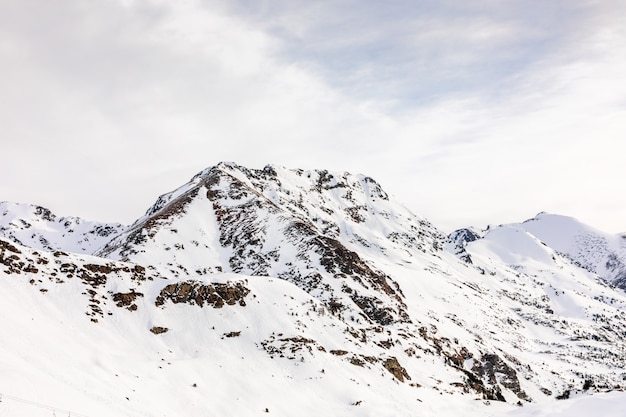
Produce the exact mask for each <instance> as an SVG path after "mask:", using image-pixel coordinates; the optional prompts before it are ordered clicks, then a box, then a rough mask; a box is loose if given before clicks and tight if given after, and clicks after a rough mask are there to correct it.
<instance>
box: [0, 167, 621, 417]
mask: <svg viewBox="0 0 626 417" xmlns="http://www.w3.org/2000/svg"><path fill="white" fill-rule="evenodd" d="M7 215H8V214H7ZM27 223H32V222H30V221H27ZM527 223H528V222H526V223H522V224H518V225H505V226H501V227H497V228H492V229H490V230H488V231H487V232H478V231H476V230H471V229H466V230H461V231H458V232H455V233H453V234H452V235H450V236H449V237H447V236H445V235H444V234H443V233H441V232H440V231H438V230H437V229H436V228H435V227H434V226H433V225H431V224H430V223H429V222H428V221H426V220H425V219H422V218H420V217H417V216H415V215H413V214H412V213H411V212H410V211H408V210H407V209H406V208H404V207H403V206H402V205H401V204H399V203H397V202H395V201H394V200H393V198H391V197H390V196H388V195H387V194H386V193H385V192H384V191H383V190H382V188H381V187H380V185H378V184H377V183H376V182H375V181H374V180H372V179H371V178H368V177H365V176H360V175H350V174H348V173H328V172H326V171H302V170H288V169H285V168H282V167H275V166H268V167H266V168H264V169H262V170H251V169H247V168H244V167H240V166H237V165H235V164H224V163H223V164H219V165H217V166H215V167H212V168H208V169H206V170H204V171H202V172H201V173H199V174H198V175H196V176H195V177H194V178H193V179H192V180H191V181H190V182H189V183H187V184H185V185H183V186H182V187H180V188H179V189H177V190H175V191H173V192H171V193H168V194H164V195H163V196H161V197H160V198H159V199H158V200H157V202H156V203H155V205H154V206H152V207H151V208H150V209H149V210H148V211H147V212H146V214H145V215H144V216H143V217H141V218H140V219H138V220H137V221H136V222H135V223H134V224H133V225H131V226H129V227H128V228H126V229H124V230H120V229H118V228H114V231H115V233H111V235H110V237H111V239H110V240H109V241H108V242H106V244H103V245H102V246H101V247H100V248H99V249H97V250H95V252H94V254H93V255H86V254H72V253H69V252H61V251H58V250H57V251H46V250H42V248H41V247H40V246H36V245H35V244H32V245H31V246H34V247H30V248H29V247H25V246H22V245H19V244H18V243H16V239H15V238H13V239H12V241H9V240H7V239H2V240H0V243H1V245H0V269H3V270H4V277H2V276H0V278H1V279H0V285H3V286H4V287H5V288H4V289H3V294H6V293H8V292H10V293H15V294H19V296H20V297H21V298H20V300H21V302H20V306H19V308H22V305H24V306H30V307H31V308H32V309H33V311H34V313H33V314H37V312H38V311H42V308H43V307H41V306H40V303H42V301H41V300H42V297H43V300H45V302H44V303H43V305H44V306H45V309H47V310H46V311H48V310H50V309H51V310H52V311H54V314H53V315H45V317H39V318H38V320H40V321H42V322H44V323H46V325H48V326H51V328H54V329H55V331H58V332H59V334H60V335H62V337H64V338H65V337H68V336H69V338H70V340H71V336H70V335H71V330H70V329H72V328H80V329H83V330H82V331H84V332H85V334H89V335H91V336H93V337H95V338H98V340H101V343H100V344H99V345H98V346H96V347H94V346H93V343H92V342H90V341H85V340H83V339H81V343H86V344H87V345H88V346H92V347H91V349H93V350H92V351H91V353H89V354H87V353H84V349H83V348H81V343H78V342H74V341H70V342H69V347H68V349H69V351H71V352H74V353H73V354H74V355H76V352H80V354H79V356H80V357H89V360H92V361H95V362H96V363H97V365H96V366H95V369H99V371H98V372H95V373H94V375H85V374H84V371H81V369H82V368H80V366H83V365H85V363H81V362H79V363H78V364H76V363H74V361H72V360H71V358H70V357H69V356H68V353H67V352H65V353H60V352H57V350H58V349H56V348H55V349H53V351H54V352H57V354H58V355H59V357H61V358H65V359H62V360H60V362H59V363H61V364H63V366H64V368H63V369H65V371H61V370H60V368H58V367H57V366H56V365H52V364H50V363H48V361H46V360H45V356H46V354H45V351H43V350H41V349H32V348H31V349H29V348H25V346H24V345H23V344H20V342H14V343H11V344H10V345H9V346H6V345H5V346H2V345H0V347H2V348H3V349H4V352H5V353H6V357H7V358H9V359H7V361H10V360H11V358H15V357H20V355H22V356H21V357H24V356H26V357H27V359H28V360H31V361H34V362H38V363H43V364H44V365H45V366H43V368H42V369H44V371H41V372H40V370H32V372H33V374H34V375H35V377H36V379H37V381H40V383H41V385H42V386H50V381H58V380H59V379H62V380H65V378H64V377H63V375H62V373H63V372H70V373H72V375H77V376H78V378H79V379H80V380H81V381H83V383H85V384H95V385H94V386H97V387H98V389H99V391H98V392H97V394H94V393H93V392H92V391H88V392H80V390H78V389H76V386H74V385H72V384H69V385H68V384H65V385H62V386H65V387H66V388H67V392H68V393H70V392H71V393H73V394H72V395H74V397H73V398H80V399H82V400H81V401H84V404H86V406H88V407H90V409H92V408H93V407H96V408H97V407H100V408H101V409H102V410H108V411H110V412H114V414H115V413H116V412H117V413H118V414H119V412H120V410H122V411H123V412H126V413H131V414H132V415H163V414H165V415H180V414H181V412H184V413H185V414H186V415H207V413H208V414H211V413H214V412H215V410H216V409H217V410H219V414H222V415H241V414H242V413H244V414H251V412H250V411H251V410H252V409H254V410H255V411H254V413H256V412H265V409H266V408H267V411H269V412H272V413H277V414H279V415H280V414H284V415H292V414H293V411H294V407H300V409H299V412H300V413H301V414H305V415H308V414H312V413H316V414H319V412H325V413H330V414H337V413H339V414H346V413H352V414H356V415H400V414H401V415H423V414H424V413H444V414H445V413H446V412H448V413H456V412H461V411H460V410H463V412H465V413H466V414H467V413H470V414H472V413H475V414H476V415H484V413H485V410H484V409H483V408H484V407H485V404H486V403H491V407H492V408H491V409H494V407H496V405H497V404H501V405H497V407H506V404H518V403H519V404H522V405H523V404H528V403H530V402H539V403H541V402H549V401H553V400H555V399H556V398H566V397H568V396H569V395H570V394H571V393H573V392H576V391H582V390H583V389H584V390H615V389H621V386H622V384H623V383H624V382H623V381H624V378H625V377H626V374H624V372H623V368H624V366H625V365H626V363H624V362H625V359H624V358H625V356H624V347H625V344H624V336H625V335H626V311H625V310H624V309H625V306H626V296H625V295H624V293H623V291H621V290H620V289H617V288H614V287H613V286H612V285H611V284H610V283H609V282H607V280H610V281H614V278H615V277H614V276H606V275H601V276H599V275H598V273H600V272H606V271H604V270H602V271H600V270H599V269H598V267H597V264H594V265H596V266H595V267H594V268H592V267H589V266H585V265H583V264H582V262H580V261H579V260H577V259H576V258H575V257H574V256H573V255H572V254H571V253H568V252H566V251H563V250H560V249H559V248H554V247H552V246H551V244H550V243H549V242H546V240H548V239H547V238H546V236H545V235H542V237H539V236H537V235H541V233H540V232H538V231H537V230H534V231H531V230H530V227H527ZM11 224H13V227H15V225H18V224H21V223H20V222H19V220H16V219H14V220H12V221H11ZM12 230H14V229H12ZM535 233H536V234H535ZM556 235H557V236H560V235H559V234H558V233H556ZM76 236H78V235H76ZM81 236H82V235H81ZM20 241H21V242H23V243H25V244H29V243H32V242H30V241H28V240H27V239H22V240H20ZM35 243H36V242H35ZM78 246H80V245H78ZM43 249H51V248H43ZM589 250H590V251H592V250H591V249H589ZM580 251H583V249H580ZM592 252H593V251H592ZM615 253H616V255H615V256H617V257H618V259H622V260H623V259H624V258H620V256H621V254H620V252H618V251H617V252H615ZM589 256H591V255H589ZM593 256H594V258H593V259H600V258H601V257H602V256H605V254H600V253H599V252H598V253H594V255H593ZM596 257H597V258H596ZM31 299H32V300H37V301H30V300H31ZM62 300H66V301H62ZM10 305H13V304H10ZM58 305H61V306H60V307H59V306H58ZM7 308H8V307H7ZM13 308H18V307H13ZM26 311H28V310H26ZM80 312H82V313H83V314H82V316H83V317H84V318H79V317H80V316H81V314H78V313H80ZM25 314H27V315H28V314H29V313H25ZM3 320H5V321H8V322H10V320H9V319H7V318H4V319H3ZM18 321H19V320H18ZM3 323H4V322H3ZM11 323H12V322H11ZM66 323H67V324H66ZM11 326H12V327H15V326H17V325H15V324H11ZM20 326H23V327H20V328H23V329H25V330H20V331H22V332H24V334H25V335H26V337H25V338H24V340H28V339H31V338H32V339H34V340H40V338H41V336H40V335H39V334H38V333H37V332H38V330H37V329H40V327H39V326H41V324H38V325H35V324H33V323H30V322H28V321H27V320H23V323H22V322H20ZM120 340H123V342H121V341H120ZM24 343H26V342H24ZM30 345H31V344H29V346H30ZM120 348H121V350H120ZM20 349H22V351H21V352H28V353H27V354H24V353H21V354H20V353H17V352H20ZM112 352H115V353H112ZM137 352H141V354H139V355H140V356H141V358H139V357H138V356H137V355H138V353H137ZM81 355H86V356H81ZM207 358H212V359H211V361H208V362H207ZM16 360H17V359H16ZM85 360H87V359H85ZM164 362H165V363H167V366H165V363H164ZM79 365H80V366H79ZM93 365H94V364H93V363H91V367H88V368H89V369H92V368H93ZM121 369H126V371H125V372H124V373H123V374H124V376H120V375H121V373H120V372H119V371H116V370H121ZM68 370H69V371H68ZM208 375H210V377H209V376H208ZM96 376H98V377H99V378H102V381H117V380H118V378H121V379H120V380H119V381H120V382H122V381H123V383H121V384H116V383H113V384H112V385H114V386H107V384H106V383H104V382H95V381H94V378H96ZM134 377H136V379H137V380H139V379H140V380H141V384H138V381H134V380H133V378H134ZM216 381H219V383H218V382H216ZM183 385H184V387H185V388H184V389H183V388H182V386H183ZM17 386H18V387H19V385H17ZM68 386H71V387H70V388H71V389H70V388H68ZM164 386H165V387H168V388H167V389H166V390H164V388H163V387H164ZM244 388H245V389H244ZM268 389H272V390H279V392H287V393H289V395H287V396H285V395H278V396H277V395H275V394H271V393H270V392H269V391H267V390H268ZM246 390H247V391H246ZM154 391H160V392H163V391H167V392H170V391H171V392H176V394H177V395H178V396H179V397H180V399H181V400H180V402H177V401H175V400H172V399H171V398H170V397H169V396H167V395H165V396H162V397H161V398H159V400H157V401H156V405H155V404H152V403H150V401H151V400H152V401H155V400H154V398H152V397H151V396H150V393H151V392H154ZM244 392H245V393H247V394H246V395H244V394H243V393H244ZM68 395H69V394H68ZM126 397H128V398H127V399H126V400H124V401H121V403H120V399H124V398H126ZM321 397H323V398H324V404H323V405H320V404H319V403H316V402H312V398H313V399H315V398H321ZM66 398H68V401H69V398H70V397H69V396H67V395H66ZM198 398H215V402H214V403H212V404H207V403H203V402H198V401H197V400H196V399H198ZM265 399H267V400H265ZM264 401H265V402H266V403H268V404H264ZM192 403H193V404H194V406H193V407H191V406H189V405H188V404H192ZM269 403H271V404H269ZM185 404H187V405H185ZM497 407H496V408H497ZM497 409H498V410H506V408H497ZM151 410H152V411H151ZM160 410H165V411H163V412H162V411H160ZM446 410H447V411H446ZM92 414H93V415H96V414H94V413H92ZM92 414H89V415H92ZM97 415H99V414H97ZM103 415H106V413H103Z"/></svg>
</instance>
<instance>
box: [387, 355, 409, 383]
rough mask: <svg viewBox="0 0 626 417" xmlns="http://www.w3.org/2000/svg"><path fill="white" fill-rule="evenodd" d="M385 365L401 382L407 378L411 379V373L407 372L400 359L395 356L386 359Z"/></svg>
mask: <svg viewBox="0 0 626 417" xmlns="http://www.w3.org/2000/svg"><path fill="white" fill-rule="evenodd" d="M383 366H384V367H385V369H387V370H388V371H389V372H391V374H392V375H393V376H394V377H395V378H396V379H397V380H398V381H400V382H404V379H405V378H406V379H408V380H410V379H411V377H410V376H409V374H408V373H407V372H406V369H404V368H403V367H402V366H401V365H400V363H399V362H398V359H397V358H395V357H391V358H388V359H385V361H384V362H383Z"/></svg>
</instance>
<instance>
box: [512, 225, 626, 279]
mask: <svg viewBox="0 0 626 417" xmlns="http://www.w3.org/2000/svg"><path fill="white" fill-rule="evenodd" d="M519 227H521V228H523V229H524V230H526V231H527V232H529V233H531V234H533V235H534V236H536V237H537V238H538V239H540V240H541V241H542V242H544V243H545V244H546V245H548V246H550V247H551V248H553V249H554V250H556V251H557V252H560V253H562V254H564V255H566V256H567V257H568V258H570V259H571V260H572V261H573V262H574V263H575V264H576V265H578V266H580V267H582V268H584V269H586V270H588V271H591V272H594V273H596V274H598V275H599V276H601V277H602V278H604V279H606V280H608V281H611V282H614V283H615V284H616V285H618V286H620V287H622V288H626V239H624V237H623V236H621V235H619V234H610V233H606V232H602V231H600V230H598V229H595V228H593V227H591V226H588V225H586V224H584V223H581V222H580V221H578V220H576V219H575V218H573V217H568V216H561V215H557V214H548V213H539V214H538V215H537V216H535V217H534V218H532V219H529V220H526V221H525V222H523V223H520V224H519Z"/></svg>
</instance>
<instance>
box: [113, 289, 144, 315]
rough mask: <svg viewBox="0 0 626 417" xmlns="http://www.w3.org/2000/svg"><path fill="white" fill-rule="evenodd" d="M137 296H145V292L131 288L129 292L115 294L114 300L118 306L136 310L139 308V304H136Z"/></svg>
mask: <svg viewBox="0 0 626 417" xmlns="http://www.w3.org/2000/svg"><path fill="white" fill-rule="evenodd" d="M137 297H143V294H142V293H140V292H135V290H131V291H130V292H127V293H120V292H118V293H115V294H113V301H114V302H115V303H116V305H117V306H118V307H126V308H128V310H130V311H134V310H137V304H135V300H136V299H137Z"/></svg>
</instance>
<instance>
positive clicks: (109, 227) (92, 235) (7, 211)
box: [0, 201, 125, 253]
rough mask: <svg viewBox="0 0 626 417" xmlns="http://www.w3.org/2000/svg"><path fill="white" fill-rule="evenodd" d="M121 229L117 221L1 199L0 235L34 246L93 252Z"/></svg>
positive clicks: (44, 248)
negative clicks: (64, 213) (60, 214)
mask: <svg viewBox="0 0 626 417" xmlns="http://www.w3.org/2000/svg"><path fill="white" fill-rule="evenodd" d="M124 229H125V227H124V226H122V225H121V224H119V223H113V224H107V223H97V222H90V221H87V220H83V219H81V218H78V217H71V216H69V217H58V216H56V215H55V214H53V213H52V212H51V211H50V210H48V209H46V208H44V207H41V206H33V205H30V204H16V203H9V202H6V201H3V202H0V237H3V238H5V239H9V240H11V241H13V242H15V243H17V244H20V245H27V246H30V247H33V248H37V249H42V250H47V251H54V250H63V251H68V252H76V253H93V252H94V251H95V250H97V249H98V248H100V247H101V246H103V245H104V244H105V243H107V242H108V241H109V240H111V238H112V237H113V236H115V235H117V234H118V233H120V232H121V231H122V230H124Z"/></svg>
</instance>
